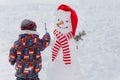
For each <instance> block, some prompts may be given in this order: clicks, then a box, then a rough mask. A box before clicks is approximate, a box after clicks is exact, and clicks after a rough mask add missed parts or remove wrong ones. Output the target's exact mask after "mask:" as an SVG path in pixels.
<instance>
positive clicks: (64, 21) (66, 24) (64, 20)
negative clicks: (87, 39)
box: [55, 10, 72, 34]
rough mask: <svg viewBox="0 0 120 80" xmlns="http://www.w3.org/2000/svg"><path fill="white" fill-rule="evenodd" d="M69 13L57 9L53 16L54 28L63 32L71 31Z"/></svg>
mask: <svg viewBox="0 0 120 80" xmlns="http://www.w3.org/2000/svg"><path fill="white" fill-rule="evenodd" d="M70 18H71V13H70V12H65V11H63V10H58V11H57V12H56V17H55V29H57V30H58V31H60V32H61V33H63V34H65V33H68V32H70V31H72V24H71V19H70Z"/></svg>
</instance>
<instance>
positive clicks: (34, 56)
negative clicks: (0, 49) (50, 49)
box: [9, 19, 50, 80]
mask: <svg viewBox="0 0 120 80" xmlns="http://www.w3.org/2000/svg"><path fill="white" fill-rule="evenodd" d="M36 28H37V26H36V23H35V22H33V21H31V20H28V19H25V20H23V21H22V23H21V32H22V33H21V34H20V35H19V39H18V40H17V41H15V43H14V46H13V47H12V48H11V49H10V53H9V62H10V63H11V65H14V64H15V63H16V66H15V69H16V74H15V76H16V77H17V78H16V80H40V79H39V78H38V72H39V71H40V70H41V68H42V58H41V52H42V51H43V50H44V49H45V48H46V47H47V46H48V45H49V43H50V35H49V33H46V34H45V35H44V36H43V38H42V39H40V38H39V35H38V33H37V32H36Z"/></svg>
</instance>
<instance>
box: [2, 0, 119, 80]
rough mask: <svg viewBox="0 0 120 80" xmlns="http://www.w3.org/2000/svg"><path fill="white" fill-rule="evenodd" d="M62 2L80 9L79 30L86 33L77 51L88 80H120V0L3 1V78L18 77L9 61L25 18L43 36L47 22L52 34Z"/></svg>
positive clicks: (45, 55) (47, 57) (42, 74)
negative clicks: (12, 47) (15, 75)
mask: <svg viewBox="0 0 120 80" xmlns="http://www.w3.org/2000/svg"><path fill="white" fill-rule="evenodd" d="M61 3H66V4H68V5H70V6H71V7H73V8H74V9H75V10H76V11H77V14H78V17H79V24H78V28H77V32H80V31H82V30H85V31H86V33H87V35H86V36H85V37H83V39H84V40H83V41H80V42H77V44H78V46H79V49H78V53H76V54H79V63H80V66H81V67H80V69H81V72H82V73H83V75H84V76H85V77H86V78H87V79H88V80H120V77H119V76H120V22H119V21H120V10H119V9H120V5H119V4H120V1H119V0H72V1H70V0H26V1H25V0H0V57H1V58H0V80H15V77H14V73H15V70H14V67H13V66H11V65H10V64H9V63H8V54H9V49H10V46H12V45H13V42H14V41H15V40H16V39H17V38H18V34H19V32H20V24H21V21H22V20H23V19H25V18H28V19H32V20H33V21H35V22H36V24H37V25H38V29H37V31H38V32H39V33H40V37H42V35H43V34H44V33H45V30H44V23H45V22H46V23H47V28H48V32H50V34H51V35H52V30H53V28H54V13H55V10H56V8H57V6H58V5H59V4H61ZM50 47H51V46H49V47H48V48H47V49H46V50H45V51H43V54H42V56H43V69H42V71H41V72H40V74H39V76H40V78H41V80H45V79H46V77H47V76H46V70H47V67H49V65H47V63H48V62H49V61H50V60H51V55H50V54H51V49H50ZM58 80H59V79H58Z"/></svg>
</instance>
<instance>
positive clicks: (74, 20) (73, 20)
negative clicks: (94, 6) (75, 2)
mask: <svg viewBox="0 0 120 80" xmlns="http://www.w3.org/2000/svg"><path fill="white" fill-rule="evenodd" d="M57 10H63V11H66V12H70V13H71V24H72V34H73V36H75V32H76V28H77V23H78V16H77V14H76V12H75V10H73V9H72V8H71V7H69V6H68V5H65V4H61V5H60V6H59V7H58V9H57Z"/></svg>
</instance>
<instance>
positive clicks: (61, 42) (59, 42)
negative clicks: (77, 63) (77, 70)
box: [52, 29, 73, 64]
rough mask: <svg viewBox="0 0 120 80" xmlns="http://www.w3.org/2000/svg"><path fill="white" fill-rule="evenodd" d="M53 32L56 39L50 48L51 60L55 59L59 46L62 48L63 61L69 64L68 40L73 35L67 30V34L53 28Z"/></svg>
mask: <svg viewBox="0 0 120 80" xmlns="http://www.w3.org/2000/svg"><path fill="white" fill-rule="evenodd" d="M53 33H54V35H55V36H56V37H57V39H56V42H55V45H54V47H53V49H52V61H54V60H55V59H56V57H57V54H58V51H59V50H60V48H62V52H63V61H64V63H65V64H71V56H70V48H69V44H68V40H69V39H71V38H72V37H73V35H72V32H68V33H67V34H62V33H61V32H59V31H57V30H56V29H55V30H54V31H53Z"/></svg>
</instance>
